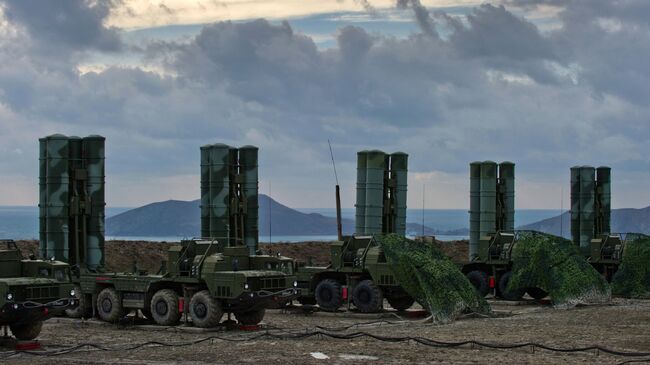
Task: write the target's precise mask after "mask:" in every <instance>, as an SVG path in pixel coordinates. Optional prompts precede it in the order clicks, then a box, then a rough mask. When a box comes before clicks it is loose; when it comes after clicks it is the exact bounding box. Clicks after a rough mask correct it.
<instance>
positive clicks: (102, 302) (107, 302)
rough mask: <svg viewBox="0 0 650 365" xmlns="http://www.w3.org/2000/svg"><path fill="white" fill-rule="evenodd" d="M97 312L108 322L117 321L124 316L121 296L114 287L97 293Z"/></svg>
mask: <svg viewBox="0 0 650 365" xmlns="http://www.w3.org/2000/svg"><path fill="white" fill-rule="evenodd" d="M97 314H98V315H99V318H101V319H102V320H103V321H106V322H117V321H118V320H120V319H121V318H122V317H124V314H125V313H124V308H123V307H122V301H121V300H120V296H119V294H118V293H117V291H115V289H113V288H106V289H104V290H102V291H100V292H99V294H98V295H97Z"/></svg>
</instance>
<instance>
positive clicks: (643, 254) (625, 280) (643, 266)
mask: <svg viewBox="0 0 650 365" xmlns="http://www.w3.org/2000/svg"><path fill="white" fill-rule="evenodd" d="M628 236H629V235H628ZM612 293H613V294H615V295H619V296H622V297H626V298H650V237H649V236H639V237H638V238H636V239H634V240H630V239H629V237H628V240H627V243H626V244H625V251H624V252H623V260H622V261H621V266H619V268H618V271H617V272H616V274H615V275H614V278H613V280H612Z"/></svg>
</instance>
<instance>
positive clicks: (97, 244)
mask: <svg viewBox="0 0 650 365" xmlns="http://www.w3.org/2000/svg"><path fill="white" fill-rule="evenodd" d="M104 148H105V139H104V138H103V137H101V136H88V137H85V138H79V137H66V136H63V135H52V136H49V137H45V138H42V139H40V156H41V157H40V160H41V163H40V187H41V194H40V202H39V206H40V208H41V214H40V220H41V229H40V234H41V239H40V249H41V251H42V253H43V254H44V255H47V257H51V256H56V257H61V259H63V260H65V261H67V262H69V263H70V264H71V265H72V267H73V270H72V271H73V280H74V281H75V283H76V285H77V288H76V294H77V297H78V299H79V301H80V305H79V307H78V308H75V309H71V310H68V311H67V314H68V315H69V316H72V317H81V316H89V315H97V316H98V317H99V318H101V319H103V320H105V321H109V322H115V321H117V320H119V319H120V318H122V317H123V316H125V315H126V314H127V312H130V311H132V310H139V311H141V312H142V313H143V314H144V315H145V316H146V317H147V318H149V319H152V320H154V321H155V322H156V323H158V324H161V325H174V324H177V323H178V322H179V321H180V318H181V315H182V314H187V315H189V317H190V318H191V320H192V323H193V324H194V325H195V326H198V327H212V326H215V325H217V324H218V323H219V321H220V319H221V317H222V316H223V314H224V313H228V314H230V313H232V314H234V315H235V317H236V318H237V320H238V321H239V322H240V323H241V324H246V325H252V324H257V323H259V322H260V321H261V320H262V318H263V317H264V312H265V309H266V308H269V307H277V306H280V305H282V304H283V303H284V302H286V301H290V300H292V299H294V298H296V297H297V296H298V294H299V290H298V289H297V288H296V285H297V283H296V280H295V279H296V278H295V276H294V275H293V264H292V260H291V259H288V258H285V257H275V256H268V255H259V254H257V245H258V234H257V224H258V223H257V222H258V212H257V194H258V192H257V189H258V177H257V152H258V150H257V148H256V147H253V146H246V147H243V148H240V149H237V148H232V147H230V146H226V145H222V144H217V145H210V146H203V147H201V193H202V197H201V200H202V207H201V234H202V236H203V237H206V238H204V239H193V240H184V241H182V242H181V243H180V244H178V245H173V246H172V247H171V248H170V249H169V252H168V260H167V262H166V264H165V265H164V267H161V270H160V271H159V273H158V274H155V275H153V274H149V273H146V272H141V271H139V270H134V272H133V273H111V272H106V271H105V270H104V211H105V209H104V207H105V202H104V185H105V184H104V155H105V153H104ZM215 237H216V238H215Z"/></svg>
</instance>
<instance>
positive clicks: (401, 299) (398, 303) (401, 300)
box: [386, 295, 415, 311]
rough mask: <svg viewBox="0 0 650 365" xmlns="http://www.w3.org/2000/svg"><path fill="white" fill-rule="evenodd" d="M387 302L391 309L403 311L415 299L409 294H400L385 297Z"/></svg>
mask: <svg viewBox="0 0 650 365" xmlns="http://www.w3.org/2000/svg"><path fill="white" fill-rule="evenodd" d="M386 300H388V304H390V306H391V307H393V309H396V310H398V311H405V310H407V309H409V308H411V306H412V305H413V303H415V299H413V298H411V297H410V296H409V295H402V296H398V297H392V296H391V297H387V298H386Z"/></svg>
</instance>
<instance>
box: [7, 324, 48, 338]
mask: <svg viewBox="0 0 650 365" xmlns="http://www.w3.org/2000/svg"><path fill="white" fill-rule="evenodd" d="M9 328H10V329H11V333H13V335H14V337H16V339H18V340H21V341H30V340H33V339H35V338H36V337H38V335H39V334H40V333H41V328H43V321H36V322H29V323H21V324H10V325H9Z"/></svg>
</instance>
